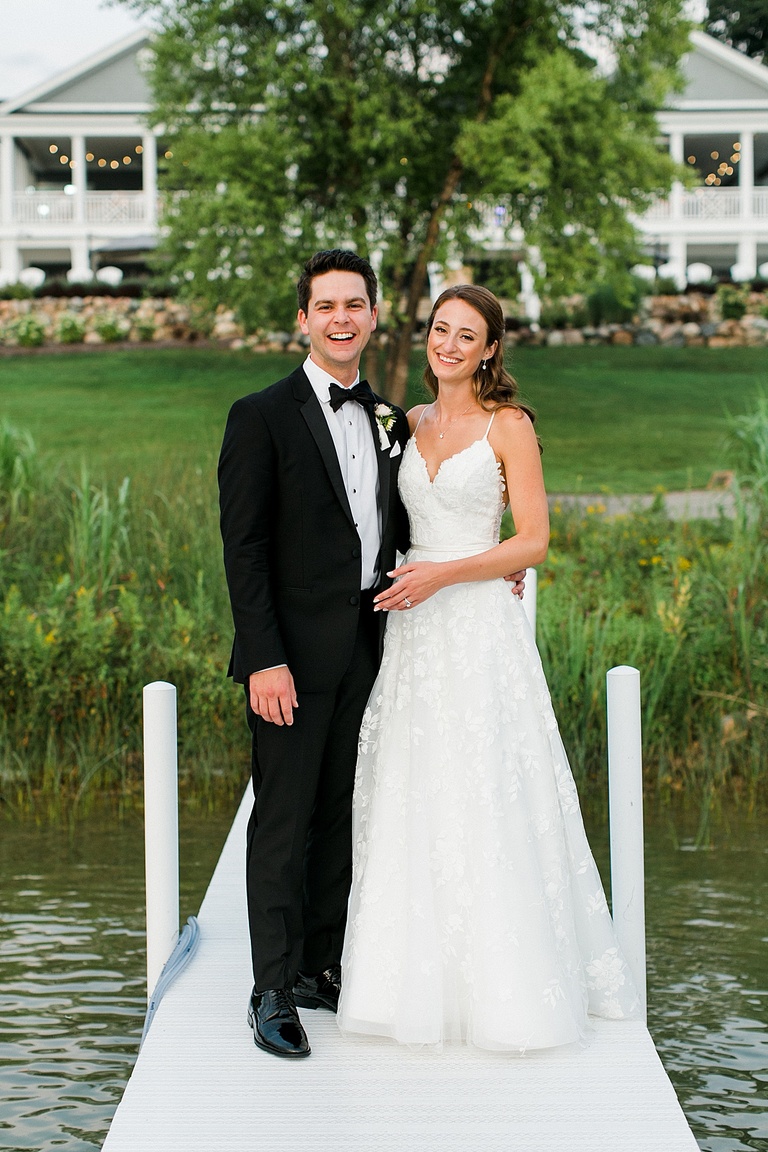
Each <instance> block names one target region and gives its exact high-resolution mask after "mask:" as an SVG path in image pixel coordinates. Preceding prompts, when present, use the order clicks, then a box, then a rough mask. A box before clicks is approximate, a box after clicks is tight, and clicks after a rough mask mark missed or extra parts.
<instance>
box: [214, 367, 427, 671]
mask: <svg viewBox="0 0 768 1152" xmlns="http://www.w3.org/2000/svg"><path fill="white" fill-rule="evenodd" d="M381 403H386V401H383V400H382V401H381ZM394 411H395V414H396V421H395V425H394V427H393V428H392V429H391V430H390V431H389V433H388V439H389V441H390V447H388V448H384V449H383V448H382V447H381V445H380V441H379V435H378V430H377V428H376V427H375V417H374V415H373V413H370V418H371V423H372V426H373V427H372V431H373V437H374V444H375V446H376V451H377V454H378V466H379V501H380V506H381V513H382V544H381V552H380V554H379V573H380V577H379V579H380V586H381V587H384V585H385V584H386V583H388V581H387V578H386V573H387V572H388V571H389V570H390V569H392V568H393V567H394V564H395V551H396V549H400V551H403V552H404V551H405V550H406V548H407V546H408V522H407V517H406V515H405V511H404V509H403V506H402V504H401V502H400V498H399V495H398V491H397V473H398V469H399V466H400V461H401V460H402V450H403V448H404V447H405V443H406V441H407V439H408V421H407V419H406V417H405V414H404V413H403V412H402V411H401V410H400V409H394ZM395 445H398V446H399V449H400V451H399V452H398V449H397V448H396V447H395ZM393 450H394V452H395V455H394V456H392V454H391V453H392V451H393ZM219 493H220V503H221V534H222V538H223V541H224V566H225V569H226V574H227V584H228V585H229V595H230V601H231V604H232V615H233V618H234V624H235V640H234V645H233V649H232V659H231V661H230V667H229V674H230V675H231V676H233V677H234V679H235V680H236V681H237V682H238V683H244V682H245V681H247V679H248V677H249V676H250V674H251V673H252V672H257V671H259V670H261V669H262V668H271V667H273V666H274V665H277V664H287V665H288V667H289V668H290V670H291V672H292V673H293V676H294V680H295V682H296V687H297V690H298V691H304V692H321V691H326V690H328V689H330V688H332V687H334V685H335V684H337V683H338V681H339V679H340V677H341V675H342V673H343V672H344V669H345V668H346V667H347V665H348V663H349V660H350V657H351V655H352V648H353V645H354V641H355V635H356V632H357V625H358V616H359V612H360V571H361V567H360V565H361V545H360V538H359V536H358V533H357V529H356V528H355V524H354V520H353V517H352V512H351V510H350V507H349V501H348V500H347V495H346V492H345V490H344V483H343V480H342V474H341V468H340V467H339V462H338V458H337V456H336V449H335V448H334V444H333V440H332V438H331V433H330V430H329V428H328V424H327V422H326V419H325V416H324V414H323V411H322V406H321V404H320V402H319V400H318V399H317V397H316V396H315V393H314V392H313V390H312V386H311V384H310V382H309V379H308V378H307V375H306V373H305V372H304V369H303V368H297V369H296V371H295V372H293V373H291V375H290V376H287V377H286V378H285V379H284V380H280V381H278V382H277V384H273V385H272V386H271V387H270V388H266V389H265V390H264V391H263V392H254V393H252V394H251V395H250V396H244V397H243V398H242V399H241V400H237V401H236V402H235V404H233V406H232V408H231V410H230V413H229V419H228V421H227V428H226V432H225V433H224V442H223V444H222V448H221V457H220V460H219ZM385 615H386V614H385V613H381V617H382V619H381V630H382V633H383V628H384V622H385Z"/></svg>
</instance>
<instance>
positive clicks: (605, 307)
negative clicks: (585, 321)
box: [586, 284, 638, 327]
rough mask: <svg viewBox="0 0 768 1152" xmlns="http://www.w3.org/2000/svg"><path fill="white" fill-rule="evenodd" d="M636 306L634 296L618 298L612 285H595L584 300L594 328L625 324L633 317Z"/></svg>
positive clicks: (636, 302) (636, 301)
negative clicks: (602, 325)
mask: <svg viewBox="0 0 768 1152" xmlns="http://www.w3.org/2000/svg"><path fill="white" fill-rule="evenodd" d="M637 306H638V300H637V297H636V295H635V296H632V295H630V296H629V297H628V298H626V299H625V298H624V297H622V298H620V297H619V294H618V292H617V291H616V289H615V287H614V286H613V284H597V285H596V286H595V287H594V288H593V289H592V291H591V292H590V293H589V295H588V296H587V299H586V308H587V313H588V315H589V320H590V323H591V324H593V325H594V326H595V327H598V326H599V325H600V324H626V323H627V322H628V321H630V320H631V319H632V317H633V316H634V314H635V312H636V311H637Z"/></svg>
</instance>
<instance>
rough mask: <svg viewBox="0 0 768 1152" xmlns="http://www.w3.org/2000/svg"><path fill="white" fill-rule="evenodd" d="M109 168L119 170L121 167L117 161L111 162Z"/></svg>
mask: <svg viewBox="0 0 768 1152" xmlns="http://www.w3.org/2000/svg"><path fill="white" fill-rule="evenodd" d="M109 166H110V168H119V167H120V165H119V163H118V162H117V160H110V162H109Z"/></svg>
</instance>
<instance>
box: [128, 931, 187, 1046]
mask: <svg viewBox="0 0 768 1152" xmlns="http://www.w3.org/2000/svg"><path fill="white" fill-rule="evenodd" d="M199 943H200V925H199V924H198V922H197V916H190V917H189V919H188V920H187V922H186V924H185V925H184V927H183V928H182V930H181V935H180V936H179V939H178V941H177V943H176V947H175V948H174V950H173V952H171V954H170V956H169V957H168V959H167V960H166V962H165V965H164V966H163V970H162V972H161V973H160V979H159V980H158V982H157V984H156V985H155V990H154V992H153V993H152V995H151V997H150V999H149V1006H148V1008H147V1015H146V1016H145V1018H144V1031H143V1032H142V1033H141V1042H140V1044H139V1051H141V1048H142V1045H143V1043H144V1041H145V1040H146V1038H147V1032H149V1028H150V1025H151V1023H152V1020H153V1018H154V1015H155V1012H156V1011H157V1006H158V1004H159V1003H160V1001H161V1000H162V998H163V996H164V995H165V993H166V991H167V989H168V988H170V986H171V984H172V983H173V981H174V980H175V979H176V977H177V976H178V975H179V973H180V972H183V970H184V969H185V968H186V966H187V964H188V963H189V961H190V960H191V959H192V957H193V956H194V954H195V952H196V951H197V946H198V944H199Z"/></svg>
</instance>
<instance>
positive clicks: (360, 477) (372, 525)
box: [304, 356, 382, 588]
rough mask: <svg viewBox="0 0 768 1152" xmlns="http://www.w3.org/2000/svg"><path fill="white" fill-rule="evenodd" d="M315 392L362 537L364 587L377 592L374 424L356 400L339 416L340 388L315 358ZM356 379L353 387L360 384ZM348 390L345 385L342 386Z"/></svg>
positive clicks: (308, 366)
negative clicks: (336, 398)
mask: <svg viewBox="0 0 768 1152" xmlns="http://www.w3.org/2000/svg"><path fill="white" fill-rule="evenodd" d="M304 371H305V372H306V374H307V376H308V378H309V382H310V384H311V385H312V389H313V391H314V393H315V396H317V398H318V400H319V401H320V406H321V408H322V410H323V415H324V416H325V419H326V422H327V424H328V428H329V429H330V433H331V436H332V438H333V446H334V448H335V449H336V455H337V457H338V460H339V467H340V468H341V478H342V480H343V481H344V488H345V490H346V493H347V499H348V500H349V506H350V508H351V509H352V516H353V517H354V521H355V528H357V534H358V536H359V537H360V545H361V552H362V560H361V572H360V587H361V588H373V586H374V584H375V583H376V580H377V578H378V574H379V572H378V557H379V549H380V548H381V530H382V524H381V509H380V507H379V465H378V461H377V458H376V452H377V448H376V444H375V443H374V439H373V430H372V428H371V421H370V418H369V416H368V413H367V412H366V410H365V408H363V406H362V404H358V403H357V401H356V400H349V401H347V403H346V404H342V406H341V408H339V410H338V411H337V412H334V410H333V408H331V400H330V386H331V384H339V381H338V380H334V378H333V376H330V375H329V374H328V373H327V372H326V371H325V370H324V369H323V368H320V367H318V365H317V364H315V362H314V360H313V359H312V357H311V356H307V358H306V360H305V361H304ZM359 378H360V375H359V373H358V375H357V376H356V377H355V379H354V380H353V382H352V385H350V387H353V386H354V384H356V383H357V381H358V380H359ZM339 387H344V385H341V384H340V385H339Z"/></svg>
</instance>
